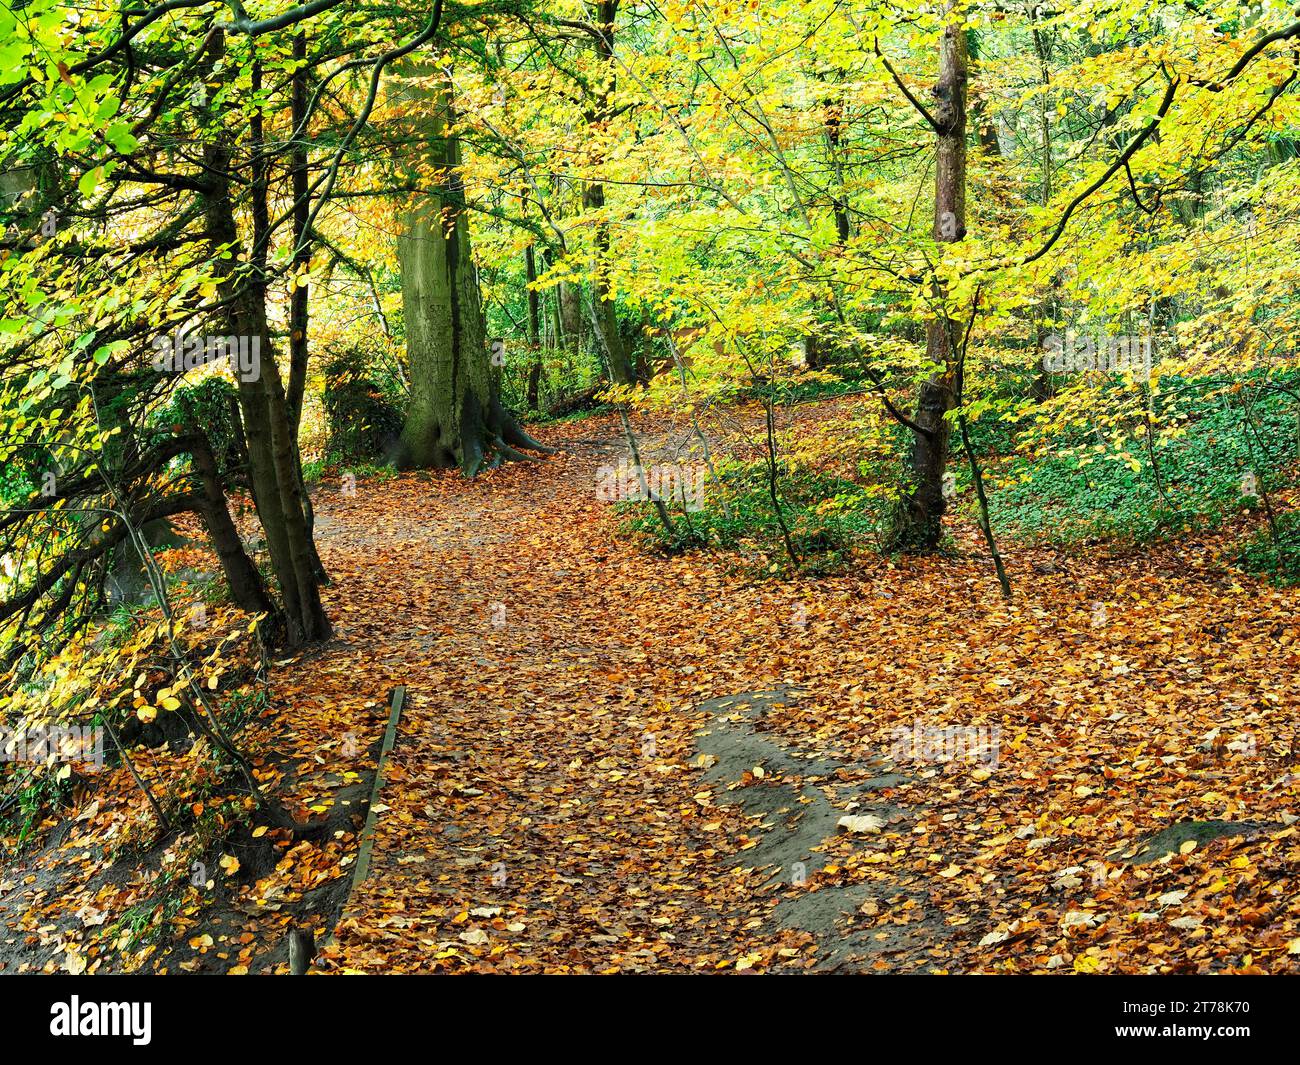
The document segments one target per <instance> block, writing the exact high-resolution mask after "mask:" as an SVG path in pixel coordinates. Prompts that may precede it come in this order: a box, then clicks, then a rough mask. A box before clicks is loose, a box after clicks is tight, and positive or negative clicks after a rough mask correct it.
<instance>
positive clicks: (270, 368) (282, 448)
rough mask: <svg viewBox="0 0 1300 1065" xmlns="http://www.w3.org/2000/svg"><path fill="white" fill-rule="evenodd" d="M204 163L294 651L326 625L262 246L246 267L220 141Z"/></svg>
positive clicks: (266, 527)
mask: <svg viewBox="0 0 1300 1065" xmlns="http://www.w3.org/2000/svg"><path fill="white" fill-rule="evenodd" d="M209 40H210V42H211V45H210V47H211V50H212V53H213V58H216V57H217V56H219V55H220V52H221V50H222V48H223V47H224V40H223V36H222V33H221V31H220V30H217V31H214V33H213V35H212V36H211V37H210V38H209ZM203 162H204V171H205V174H206V175H207V188H206V190H205V192H204V222H205V229H206V236H207V239H208V241H209V243H210V244H211V246H212V253H213V258H212V264H213V272H214V274H215V275H216V276H217V278H218V280H219V281H220V282H221V284H222V286H223V289H225V291H227V292H228V296H227V299H228V301H229V302H228V303H227V309H226V315H227V322H228V327H229V328H230V329H232V330H233V332H234V334H235V335H237V336H239V337H244V338H247V341H248V343H249V345H250V347H251V345H252V344H254V343H256V344H257V345H258V351H259V359H258V360H257V363H256V366H255V371H256V372H255V373H253V374H249V375H241V376H240V379H239V406H240V412H241V414H242V418H243V424H244V435H245V440H246V443H247V445H248V462H249V480H250V484H251V486H252V491H253V502H254V505H255V506H256V507H257V514H258V517H259V519H260V520H261V523H262V529H263V531H264V532H265V533H266V540H267V546H268V549H269V551H270V554H271V567H272V569H273V570H274V571H275V576H276V583H277V584H278V585H279V590H280V595H281V597H282V599H283V607H284V616H285V622H286V629H287V637H288V641H289V643H290V644H291V645H295V646H296V645H300V644H304V643H311V642H314V641H317V640H324V639H328V638H329V635H330V624H329V620H328V619H327V618H326V616H325V611H324V608H323V607H322V605H321V601H320V588H319V585H318V582H317V577H316V568H315V545H314V544H313V543H312V538H311V532H310V530H309V529H308V526H307V519H306V515H305V512H304V509H303V492H302V471H301V469H300V468H299V464H298V453H297V447H296V445H295V441H294V433H293V426H292V425H291V423H290V418H289V410H288V404H287V402H286V398H285V392H284V384H283V381H282V379H281V377H280V370H279V367H278V366H277V364H276V361H275V353H274V352H273V351H272V350H271V344H270V336H269V332H268V329H267V321H266V300H265V295H266V285H265V281H264V277H263V276H262V274H261V273H260V271H259V270H258V269H257V264H258V263H259V262H260V261H261V259H262V257H263V256H264V254H265V243H264V241H261V240H259V239H256V238H255V240H254V243H253V251H252V254H251V255H250V256H249V260H248V263H247V269H246V264H245V263H244V262H243V261H242V259H243V255H242V252H241V248H242V244H241V242H240V239H239V231H238V229H237V227H236V225H235V215H234V206H233V203H232V201H231V194H230V185H231V181H230V162H231V149H230V146H229V144H228V142H227V141H226V140H225V139H224V138H217V139H214V140H212V141H209V142H207V143H206V144H205V145H204V149H203ZM262 177H263V175H262V174H261V173H255V174H254V175H253V184H254V185H257V184H258V183H259V181H261V179H262ZM261 211H262V208H261V207H259V205H258V201H257V198H256V197H255V198H254V206H253V215H254V218H253V224H254V232H255V233H256V234H258V235H259V236H260V235H261V234H262V233H264V227H265V225H266V222H265V218H264V217H263V216H262V215H261V213H260V212H261ZM218 249H225V251H224V254H218ZM250 274H251V276H250ZM246 377H247V379H246Z"/></svg>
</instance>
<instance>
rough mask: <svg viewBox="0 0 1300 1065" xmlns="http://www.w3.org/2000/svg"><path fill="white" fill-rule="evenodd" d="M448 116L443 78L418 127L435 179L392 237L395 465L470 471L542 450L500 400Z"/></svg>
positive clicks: (469, 473)
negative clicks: (397, 352)
mask: <svg viewBox="0 0 1300 1065" xmlns="http://www.w3.org/2000/svg"><path fill="white" fill-rule="evenodd" d="M452 120H453V118H452V103H451V98H450V88H449V87H448V86H444V87H443V88H442V89H440V90H439V91H438V96H437V99H436V102H435V111H434V114H433V116H432V117H431V118H430V119H429V120H427V125H426V128H427V130H428V135H429V138H430V142H431V145H432V154H433V159H432V163H433V165H434V166H435V167H436V168H437V171H438V174H439V178H438V182H437V184H436V186H435V187H434V188H433V189H431V190H430V191H429V192H428V193H426V194H423V195H422V196H421V197H420V200H419V202H417V204H416V205H415V207H414V208H413V209H412V210H411V211H410V212H408V214H407V219H406V226H407V231H406V233H405V235H403V236H402V237H400V238H398V242H397V257H398V261H399V263H400V265H401V270H402V313H403V316H404V318H405V322H406V350H407V355H408V358H409V361H410V367H411V402H410V406H409V408H408V409H407V414H406V424H405V425H404V426H403V428H402V437H401V442H400V444H399V448H398V454H397V456H396V461H397V465H398V466H399V467H401V468H403V469H426V468H429V467H459V468H460V469H461V470H463V471H464V473H465V474H466V475H467V476H471V477H472V476H473V475H474V474H475V473H477V472H478V471H479V469H480V468H481V467H482V466H483V464H484V462H485V461H489V460H491V461H492V462H493V463H496V462H499V461H500V460H501V459H503V458H520V457H523V456H522V455H521V453H520V452H519V451H517V450H516V448H517V447H526V448H533V449H536V450H545V449H544V448H542V446H541V445H540V444H538V443H537V442H536V441H534V440H532V439H530V438H529V437H528V436H526V435H525V434H524V433H523V431H522V430H521V429H520V428H519V426H518V425H517V424H516V422H515V420H514V419H513V418H512V417H511V416H510V415H509V413H507V412H506V411H505V410H504V409H503V408H502V406H501V403H500V401H499V398H498V392H497V388H498V376H499V375H498V372H497V368H496V367H495V366H493V365H492V360H491V358H490V356H489V353H488V348H487V330H486V325H485V323H484V319H483V304H482V299H481V297H480V295H479V287H478V278H477V276H476V273H475V270H474V259H473V252H472V248H471V246H470V233H469V218H468V216H467V214H466V212H465V201H464V190H463V187H462V185H461V179H460V176H459V173H458V171H457V167H458V166H459V164H460V145H459V142H458V140H457V138H456V137H455V136H454V135H449V134H448V133H447V132H446V131H447V128H448V126H449V125H450V123H451V122H452Z"/></svg>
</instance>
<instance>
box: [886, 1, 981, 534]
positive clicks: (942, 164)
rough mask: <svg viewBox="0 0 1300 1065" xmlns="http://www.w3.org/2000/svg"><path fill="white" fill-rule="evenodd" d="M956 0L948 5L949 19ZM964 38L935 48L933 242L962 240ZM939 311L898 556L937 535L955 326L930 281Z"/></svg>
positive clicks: (955, 34) (952, 400) (953, 29)
mask: <svg viewBox="0 0 1300 1065" xmlns="http://www.w3.org/2000/svg"><path fill="white" fill-rule="evenodd" d="M958 2H959V0H950V2H949V4H948V10H949V11H950V12H951V11H952V10H953V9H954V8H955V7H956V6H957V3H958ZM966 80H967V59H966V31H965V27H964V26H963V24H962V23H961V22H960V21H959V22H956V23H949V24H948V25H947V26H945V27H944V31H943V37H942V38H941V40H940V44H939V79H938V81H937V82H936V83H935V86H934V90H933V93H934V120H935V124H936V125H937V127H938V130H937V133H936V136H937V145H936V159H935V182H934V239H935V240H937V241H941V242H952V241H958V240H961V239H962V238H963V237H964V236H965V235H966ZM934 296H935V299H936V302H937V303H938V304H939V307H940V310H939V312H938V313H937V314H936V315H935V317H933V318H931V319H930V321H929V322H928V323H926V330H925V352H926V358H927V359H928V360H929V361H930V362H931V363H933V364H936V365H937V366H938V367H940V369H938V370H936V371H935V372H934V373H932V374H931V375H930V378H929V380H927V381H926V382H925V383H924V384H922V385H921V390H920V395H919V396H918V400H917V408H916V416H915V418H914V421H915V424H916V426H917V430H919V431H917V430H913V449H912V484H911V487H910V489H909V491H908V493H907V494H906V495H905V497H904V498H903V500H902V505H901V507H900V509H899V514H898V518H897V522H896V525H895V528H894V530H893V533H892V535H891V537H890V540H891V546H893V547H894V548H896V549H904V550H913V551H932V550H934V549H935V548H936V547H938V545H939V542H940V539H941V537H942V535H943V513H944V509H945V505H946V504H945V500H944V498H943V475H944V472H945V470H946V468H947V465H948V443H949V440H948V438H949V432H950V427H949V424H948V421H947V419H946V418H945V417H944V415H945V414H946V413H947V412H948V411H950V410H952V409H953V408H954V407H955V406H956V405H957V404H958V403H959V402H960V397H959V396H958V394H957V391H958V381H957V374H956V362H955V354H956V353H955V352H954V350H953V349H954V344H953V335H954V333H955V332H956V330H957V329H958V326H957V323H955V322H954V321H953V320H952V319H951V318H949V317H948V316H947V314H946V313H944V311H943V309H942V306H943V299H944V293H943V291H942V290H941V288H940V286H939V283H938V282H937V281H936V283H935V290H934Z"/></svg>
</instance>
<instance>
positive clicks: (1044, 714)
mask: <svg viewBox="0 0 1300 1065" xmlns="http://www.w3.org/2000/svg"><path fill="white" fill-rule="evenodd" d="M543 437H544V438H545V439H546V441H547V442H548V443H551V444H552V445H555V446H558V447H559V448H560V450H559V453H557V454H556V455H553V456H550V457H548V458H547V459H546V460H545V461H543V462H540V463H515V464H511V465H509V466H507V467H505V468H503V469H500V470H496V471H491V472H488V473H486V474H484V475H482V476H481V477H480V478H478V479H476V480H475V481H473V482H466V481H464V480H463V479H461V478H460V477H458V476H457V475H456V474H454V473H440V474H434V475H427V474H424V475H406V476H402V477H400V478H392V479H380V478H374V479H368V480H365V481H363V482H362V483H360V484H358V485H357V491H356V493H355V494H353V495H348V496H344V495H339V494H338V493H337V491H335V492H334V493H333V494H330V492H329V491H328V490H326V491H324V492H320V493H318V494H319V497H320V498H319V502H318V507H319V512H320V514H321V517H322V526H321V533H322V535H321V550H322V554H323V556H324V559H325V562H326V565H327V566H328V567H329V569H330V570H331V572H332V574H333V575H334V577H335V578H336V581H335V583H334V584H333V585H332V586H331V587H330V588H329V589H328V603H327V606H328V608H329V611H330V615H331V617H332V618H334V619H335V622H336V627H337V638H336V640H335V641H334V644H333V645H332V646H331V647H330V648H329V649H328V651H329V653H328V655H327V656H326V657H325V658H322V659H320V660H319V661H320V662H321V663H324V664H323V665H313V662H314V661H316V660H314V659H313V660H307V659H304V662H303V663H302V664H300V665H299V666H296V667H294V669H295V671H296V674H297V683H296V684H295V685H293V686H292V687H293V688H294V689H295V690H297V691H300V692H302V693H304V695H305V696H306V697H308V698H310V697H325V698H327V699H328V700H333V699H335V697H336V693H337V692H338V691H339V687H340V685H342V686H344V687H345V689H346V692H347V693H348V694H346V695H344V696H341V697H340V698H342V699H343V701H344V702H345V703H346V702H348V701H350V700H358V699H359V700H367V699H369V700H374V703H373V704H372V706H371V708H370V711H369V713H370V715H371V718H372V720H373V722H374V731H375V733H376V735H377V734H378V732H379V731H380V730H381V729H382V720H380V719H381V718H382V716H383V706H382V700H383V697H384V693H385V692H386V691H387V690H388V689H389V688H390V687H391V686H392V685H395V684H405V685H406V686H407V690H408V703H407V708H406V711H405V713H404V716H403V720H402V726H401V730H400V733H399V737H398V741H397V745H396V748H395V750H394V751H393V754H392V755H391V758H390V763H389V766H388V770H387V774H386V786H385V789H384V791H383V794H382V805H381V806H380V807H379V808H378V815H379V816H378V825H377V835H376V839H375V846H374V853H373V856H372V863H371V868H370V875H369V877H368V879H367V880H366V881H365V882H364V883H363V884H362V885H360V887H359V889H358V890H357V891H356V892H355V893H354V895H353V897H352V898H351V899H350V901H349V902H348V904H347V905H346V907H345V908H344V916H343V918H342V920H341V921H340V923H339V926H338V935H337V942H336V943H334V944H333V945H331V946H330V947H329V948H328V949H327V950H326V951H325V953H324V955H323V956H322V958H321V959H320V964H321V966H322V967H323V968H325V969H327V970H328V969H336V970H337V969H342V970H356V971H363V972H384V971H419V972H427V971H430V970H436V971H467V970H468V971H546V972H605V971H640V970H653V971H678V972H680V971H689V970H705V969H707V970H713V969H724V970H726V969H735V970H746V971H753V972H761V971H771V970H790V969H805V968H812V967H816V968H819V969H840V970H848V971H871V972H918V971H919V972H928V971H944V972H962V971H1032V972H1075V971H1078V972H1100V971H1122V972H1154V971H1184V970H1185V971H1201V970H1204V971H1221V970H1224V969H1230V970H1236V969H1241V970H1244V971H1257V970H1260V969H1261V968H1266V969H1275V970H1277V971H1289V970H1293V969H1294V967H1295V965H1296V964H1297V961H1296V959H1297V955H1295V954H1294V953H1293V952H1292V951H1291V948H1290V944H1291V942H1292V941H1293V940H1295V936H1296V930H1297V924H1296V922H1297V920H1300V902H1298V901H1297V900H1295V899H1294V897H1289V896H1288V897H1284V896H1283V895H1282V894H1280V892H1281V891H1282V886H1283V885H1284V884H1285V883H1287V882H1288V878H1289V877H1290V876H1291V873H1290V870H1293V869H1294V868H1295V864H1294V863H1295V862H1297V861H1300V826H1297V825H1295V818H1296V815H1297V808H1296V806H1295V796H1296V794H1297V791H1296V789H1297V787H1300V784H1298V783H1297V782H1298V781H1300V774H1297V773H1296V772H1295V757H1296V755H1295V751H1296V749H1297V748H1296V743H1295V728H1296V718H1295V708H1296V707H1297V706H1300V668H1297V666H1300V645H1298V644H1297V643H1296V629H1295V622H1294V618H1295V593H1294V591H1290V590H1286V589H1277V588H1272V587H1270V586H1268V585H1266V584H1263V583H1261V582H1257V581H1253V580H1249V579H1248V578H1244V577H1243V576H1242V575H1241V574H1240V573H1238V572H1235V571H1233V570H1232V569H1231V568H1230V567H1228V566H1227V565H1225V561H1224V556H1225V552H1226V551H1228V550H1230V545H1229V544H1226V543H1225V542H1224V538H1223V537H1222V536H1216V535H1205V536H1188V537H1184V538H1182V539H1180V540H1179V541H1177V542H1174V543H1170V544H1167V545H1161V546H1159V547H1157V548H1153V549H1149V550H1144V551H1135V550H1129V549H1125V548H1124V547H1123V546H1122V545H1120V546H1117V547H1115V548H1114V549H1113V550H1108V551H1102V550H1096V551H1081V550H1076V551H1059V550H1053V549H1051V548H1046V547H1033V548H1030V547H1026V546H1023V545H1017V544H1005V545H1004V548H1005V550H1006V556H1007V559H1008V566H1009V569H1010V570H1011V572H1012V575H1013V580H1014V581H1015V582H1016V598H1015V600H1014V602H1012V603H1011V604H1007V603H1005V602H1004V601H1003V600H1002V598H1001V596H1000V594H999V590H998V585H997V582H996V580H995V579H994V578H993V575H992V572H991V568H990V566H989V563H988V559H987V556H986V554H985V552H984V550H983V548H982V545H981V543H980V540H979V535H980V534H979V531H978V529H977V528H976V527H975V525H974V523H973V522H970V521H968V520H964V519H963V520H960V521H958V520H954V522H953V536H954V541H955V544H956V550H954V551H952V552H950V553H946V554H943V555H936V556H929V557H924V558H907V559H889V558H884V557H881V556H879V555H878V554H875V553H874V552H872V551H870V550H869V549H864V550H863V551H861V552H859V553H858V555H857V556H856V557H855V558H854V560H853V563H852V565H850V566H849V567H847V569H846V570H845V571H844V572H840V573H836V574H834V575H828V576H818V577H812V576H802V575H801V576H799V577H796V578H793V579H782V580H759V579H755V578H754V577H752V576H750V577H746V576H745V575H743V574H742V573H740V572H738V571H737V565H738V562H739V558H738V556H737V555H736V554H725V555H716V556H715V555H712V554H710V553H708V552H692V553H690V554H685V555H677V556H665V555H662V554H659V553H655V552H653V551H650V550H645V549H643V548H641V547H639V546H636V545H633V544H630V543H629V542H628V541H627V540H625V539H621V538H619V537H618V536H616V535H615V530H616V525H617V522H618V520H619V519H618V515H617V513H616V512H615V510H614V509H613V508H612V507H610V506H609V505H608V504H606V503H603V502H601V501H600V499H599V498H598V491H597V485H598V478H597V474H598V470H599V468H600V466H601V465H603V464H607V463H617V462H618V461H619V459H620V458H622V456H623V447H622V444H621V440H620V434H619V427H618V423H617V421H616V420H615V419H613V418H609V417H603V418H587V419H584V420H583V421H582V422H581V423H579V424H571V425H558V426H552V427H549V428H548V429H545V430H543ZM679 439H680V438H679ZM672 443H673V438H672V437H671V436H664V437H661V438H660V439H658V440H656V439H655V438H654V437H653V436H652V434H650V433H649V432H647V433H646V435H644V436H643V438H642V452H643V455H644V456H645V457H646V461H647V462H650V461H655V459H656V458H658V457H660V456H671V445H672ZM684 461H686V460H684ZM312 669H319V670H321V672H320V674H319V675H313V674H312V673H311V670H312ZM279 679H280V678H277V681H276V684H277V687H279V686H280V685H279ZM322 692H323V694H322ZM344 709H346V707H344ZM364 716H365V715H364V714H362V715H361V717H362V718H364ZM340 719H341V720H344V721H354V720H357V719H358V718H357V715H356V714H343V715H342V716H341V718H340ZM322 739H323V740H324V741H325V746H330V745H331V744H334V745H336V744H337V737H331V736H328V735H326V736H323V737H322ZM365 742H368V741H362V743H363V745H364V743H365ZM895 763H897V764H895ZM845 814H851V815H854V816H855V817H858V818H860V819H861V820H860V821H859V822H857V823H856V824H854V825H853V826H851V827H853V828H854V829H855V831H854V832H853V833H852V834H846V833H844V832H841V831H837V829H838V827H839V825H838V823H839V821H840V818H842V817H843V816H844V815H845ZM1224 825H1227V827H1228V830H1229V832H1230V834H1229V835H1226V836H1225V835H1224V834H1223V831H1222V828H1223V826H1224ZM1216 826H1217V827H1216ZM1187 832H1192V833H1193V838H1190V839H1189V838H1187V836H1186V833H1187ZM1171 833H1173V834H1175V836H1176V835H1177V834H1178V833H1183V834H1184V835H1183V836H1182V837H1181V839H1180V840H1179V842H1177V843H1176V844H1175V845H1174V846H1173V847H1172V848H1170V847H1169V846H1168V845H1167V843H1161V842H1160V841H1162V840H1163V841H1167V840H1169V839H1170V838H1172V837H1171V835H1170V834H1171ZM1225 883H1226V884H1229V885H1231V891H1232V892H1234V893H1235V895H1233V897H1234V898H1235V899H1236V900H1237V901H1236V903H1235V904H1234V905H1233V906H1231V907H1229V906H1225V905H1224V904H1223V902H1222V899H1223V898H1224V897H1225V896H1224V895H1223V892H1224V890H1225V888H1224V884H1225ZM1238 911H1240V912H1242V913H1244V914H1246V916H1245V917H1244V918H1242V919H1238V918H1237V917H1236V916H1234V914H1236V913H1237V912H1238ZM1157 924H1158V927H1157ZM1202 924H1204V925H1205V926H1206V927H1213V928H1214V930H1215V933H1214V935H1213V936H1212V937H1205V936H1202V935H1199V934H1196V933H1194V932H1192V931H1190V930H1193V929H1199V928H1200V927H1201V925H1202ZM1171 958H1173V959H1175V960H1174V961H1173V962H1171V961H1170V959H1171ZM1260 959H1264V964H1263V965H1261V964H1260Z"/></svg>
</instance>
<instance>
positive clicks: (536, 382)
mask: <svg viewBox="0 0 1300 1065" xmlns="http://www.w3.org/2000/svg"><path fill="white" fill-rule="evenodd" d="M524 276H525V277H526V278H527V280H528V344H529V347H530V348H531V349H532V354H533V361H532V364H531V365H530V366H529V367H528V409H529V410H531V411H535V410H537V404H538V395H537V393H538V388H539V386H540V384H541V379H542V303H541V293H539V292H538V291H537V289H536V288H535V287H534V285H535V284H536V283H537V255H536V252H535V251H534V250H533V246H532V245H531V244H530V245H528V247H526V248H525V249H524Z"/></svg>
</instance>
